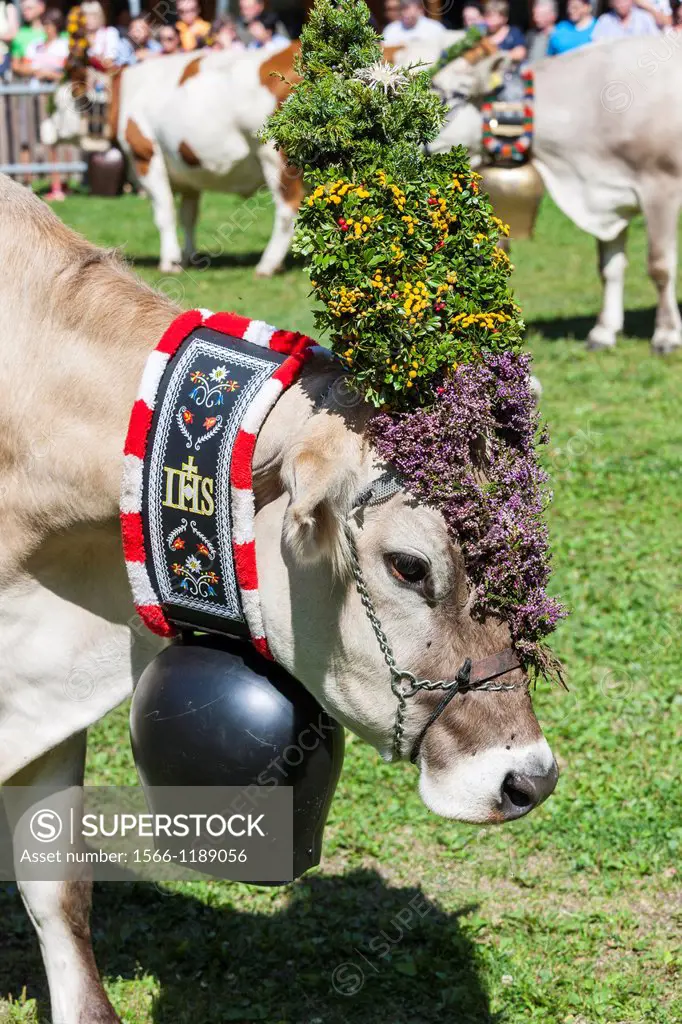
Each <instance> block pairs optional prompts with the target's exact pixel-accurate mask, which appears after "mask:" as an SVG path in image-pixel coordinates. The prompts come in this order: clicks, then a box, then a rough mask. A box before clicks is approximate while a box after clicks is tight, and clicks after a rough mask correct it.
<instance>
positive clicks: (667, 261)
mask: <svg viewBox="0 0 682 1024" xmlns="http://www.w3.org/2000/svg"><path fill="white" fill-rule="evenodd" d="M671 192H672V187H671V188H670V189H665V188H664V189H661V190H660V191H659V192H658V193H657V194H656V196H655V197H654V199H653V200H652V201H651V202H646V201H645V202H644V203H643V209H644V216H645V217H646V224H647V235H648V240H649V277H650V278H651V280H652V281H653V282H654V284H655V285H656V289H657V291H658V306H657V308H656V326H655V328H654V336H653V338H652V339H651V347H652V348H653V350H654V352H658V353H660V354H661V355H667V354H668V353H669V352H672V351H673V349H676V348H679V347H680V345H682V317H680V309H679V306H678V305H677V295H676V293H675V285H676V281H677V222H678V219H679V215H680V203H679V200H676V199H672V200H671V199H670V198H669V196H670V194H671Z"/></svg>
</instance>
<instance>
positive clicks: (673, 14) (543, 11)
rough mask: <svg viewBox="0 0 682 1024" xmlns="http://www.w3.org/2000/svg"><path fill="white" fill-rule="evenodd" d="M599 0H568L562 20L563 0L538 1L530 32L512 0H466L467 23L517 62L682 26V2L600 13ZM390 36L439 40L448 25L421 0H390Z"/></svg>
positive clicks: (656, 0) (653, 1) (611, 4)
mask: <svg viewBox="0 0 682 1024" xmlns="http://www.w3.org/2000/svg"><path fill="white" fill-rule="evenodd" d="M593 3H594V0H568V3H567V10H566V14H567V17H566V18H565V19H564V20H562V21H558V4H557V0H535V3H534V4H533V25H532V28H531V30H530V31H529V32H527V33H524V32H522V31H521V29H520V28H519V27H518V26H516V25H512V24H510V23H509V4H508V3H507V0H485V2H484V3H479V2H478V0H465V2H464V6H463V8H462V24H463V26H464V28H473V27H477V28H480V29H481V30H482V31H483V32H485V33H486V35H487V37H488V38H489V39H490V40H491V41H492V42H494V43H495V44H496V46H497V47H498V49H500V50H505V51H507V52H508V53H509V55H510V57H511V58H512V60H513V61H515V62H517V63H519V64H521V63H523V62H528V63H534V62H535V61H538V60H541V59H542V58H543V57H551V56H555V55H556V54H559V53H565V52H566V51H567V50H574V49H576V48H577V47H579V46H584V45H586V44H587V43H590V42H599V41H600V40H603V39H622V38H624V37H627V36H645V35H656V34H657V33H659V32H660V31H662V30H663V29H666V28H669V27H670V26H672V27H673V28H675V29H678V30H680V31H682V4H680V3H677V4H676V6H675V10H673V6H672V3H671V0H608V8H609V9H608V10H607V11H605V12H604V13H603V14H601V15H600V16H599V17H596V16H595V11H594V7H593ZM384 17H385V19H386V22H387V24H386V28H385V29H384V40H385V42H386V43H388V44H390V45H395V44H397V43H405V42H408V41H409V40H414V41H422V40H424V41H426V40H432V39H437V38H438V36H439V35H440V34H442V33H443V32H444V31H445V28H444V26H443V25H442V24H441V23H440V22H438V21H435V20H434V19H432V18H428V17H426V15H425V13H424V8H423V5H422V3H421V0H386V3H385V7H384Z"/></svg>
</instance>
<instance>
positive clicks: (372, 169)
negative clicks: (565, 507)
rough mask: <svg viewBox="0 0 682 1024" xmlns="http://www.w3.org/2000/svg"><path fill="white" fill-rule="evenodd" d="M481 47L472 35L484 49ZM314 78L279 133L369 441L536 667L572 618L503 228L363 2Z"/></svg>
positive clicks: (311, 266)
mask: <svg viewBox="0 0 682 1024" xmlns="http://www.w3.org/2000/svg"><path fill="white" fill-rule="evenodd" d="M474 41H475V40H474ZM298 71H299V72H300V74H301V77H302V81H301V82H300V84H298V85H297V86H296V87H295V88H294V89H293V91H292V93H291V95H290V96H289V98H288V99H287V100H286V102H285V103H284V104H283V105H282V106H281V107H280V108H279V110H278V111H277V112H276V113H275V114H274V115H273V116H272V117H271V119H270V121H269V124H268V127H267V129H266V136H267V137H268V138H270V139H272V140H273V141H274V142H275V143H276V145H277V146H278V147H280V148H281V149H282V150H283V151H284V152H285V153H286V156H287V159H288V160H289V161H290V162H291V163H293V164H295V165H297V166H298V167H300V168H302V169H303V171H304V175H305V179H306V183H307V185H308V189H309V191H308V195H307V198H306V199H305V200H304V203H303V207H302V210H301V213H300V215H299V219H298V226H297V230H296V237H295V242H294V245H295V249H296V251H297V252H298V253H300V254H302V255H303V256H304V257H305V259H306V263H307V268H308V271H309V273H310V277H311V282H312V286H313V289H314V292H315V295H316V297H317V298H318V300H319V301H320V303H321V304H322V310H321V311H320V312H318V313H317V314H316V317H317V325H318V327H320V328H322V329H323V330H324V331H325V332H326V333H328V335H329V336H330V339H331V343H332V347H333V349H334V352H335V353H336V354H337V356H338V357H339V358H340V359H341V361H342V362H343V363H344V364H345V366H346V367H347V369H348V373H349V375H350V377H351V379H352V380H353V382H354V383H355V385H356V386H357V387H358V389H359V391H360V392H361V394H362V395H363V396H364V397H366V398H367V400H368V401H370V402H372V403H373V404H374V405H376V406H379V407H381V408H382V409H383V410H384V413H382V414H379V415H377V416H376V417H374V418H373V420H372V421H371V423H370V424H369V426H368V436H369V439H370V440H371V442H372V444H373V446H374V449H375V451H376V452H377V453H378V454H379V455H380V456H381V457H382V458H383V459H384V460H385V461H386V462H387V463H390V464H391V465H392V466H393V467H394V469H395V470H397V471H398V472H399V474H400V476H401V478H402V479H403V481H404V482H405V486H406V488H407V489H408V490H409V491H410V492H411V493H412V494H413V495H414V497H416V498H417V499H418V500H419V501H422V502H425V503H426V504H430V505H432V506H434V507H436V508H438V509H439V510H440V511H441V512H442V514H443V517H444V519H445V522H446V523H447V525H448V528H449V530H450V532H451V535H452V537H453V540H454V541H455V542H456V543H457V544H459V546H460V548H461V551H462V554H463V556H464V561H465V565H466V569H467V573H468V576H469V579H470V581H471V584H472V590H473V592H472V601H471V604H470V607H471V609H472V612H473V614H474V615H476V616H479V617H480V618H481V619H484V618H486V617H487V616H489V615H495V616H497V617H499V618H502V619H504V620H505V621H506V622H507V623H508V624H509V629H510V634H511V637H512V641H513V643H514V645H515V647H516V649H517V651H518V653H519V654H520V656H521V657H522V659H523V660H524V662H525V663H526V665H528V667H534V668H535V669H536V670H537V671H540V672H549V673H551V672H552V671H553V670H554V669H556V663H555V661H554V659H553V657H552V655H551V653H550V652H548V651H547V650H546V649H545V647H544V644H543V639H544V637H546V636H547V635H548V634H549V633H550V632H551V631H552V630H553V629H554V627H555V625H556V623H557V621H558V620H559V619H560V618H561V617H562V615H563V610H562V608H561V606H560V605H559V604H558V603H557V602H556V601H555V600H554V599H553V598H550V597H548V595H547V593H546V589H545V588H546V584H547V581H548V579H549V574H550V557H549V547H548V540H547V531H546V526H545V523H544V509H545V505H546V502H547V499H548V493H547V491H546V490H545V487H544V482H545V474H544V473H543V472H542V470H541V469H540V467H539V465H538V461H537V453H536V448H535V446H536V439H537V425H538V424H537V413H536V412H535V408H534V402H533V396H532V395H531V392H530V387H529V357H528V356H524V355H520V354H519V350H520V347H521V331H522V328H523V324H522V321H521V319H520V313H519V309H518V307H517V306H516V305H515V304H514V302H513V300H512V297H511V294H510V291H509V288H508V278H509V273H510V266H509V261H508V259H507V257H506V255H505V254H504V252H502V251H501V250H500V249H499V248H498V247H497V241H498V239H499V235H500V232H501V231H503V230H505V229H504V226H503V225H502V224H501V222H500V221H499V220H498V219H497V218H496V217H494V216H493V213H492V209H491V207H490V204H489V202H488V200H487V198H486V197H485V195H483V194H482V193H481V191H480V188H479V185H478V181H479V178H478V175H476V174H474V173H472V171H471V168H470V166H469V162H468V159H467V155H466V152H465V150H464V149H463V148H461V147H459V148H457V149H455V150H453V151H452V152H450V153H448V154H445V155H441V156H427V155H426V153H425V150H424V146H425V143H427V142H429V141H431V140H432V139H433V138H435V136H436V135H437V134H438V132H439V130H440V128H441V123H442V118H443V110H442V107H441V104H440V101H439V100H438V98H437V97H436V96H435V95H434V93H432V92H431V91H430V88H429V83H430V75H429V73H428V72H427V71H425V70H420V69H414V68H412V69H400V68H393V67H391V66H390V65H388V64H387V63H385V62H384V61H383V58H382V51H381V47H380V44H379V40H378V39H377V37H376V35H375V33H374V32H373V31H372V29H371V27H370V25H369V12H368V10H367V8H366V6H365V4H364V3H362V0H339V2H338V4H336V5H332V3H331V2H330V0H317V3H316V5H315V7H314V9H313V12H312V14H311V17H310V21H309V24H308V26H307V27H306V29H305V30H304V33H303V37H302V48H301V56H300V61H299V66H298Z"/></svg>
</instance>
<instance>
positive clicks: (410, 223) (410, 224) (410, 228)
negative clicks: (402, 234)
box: [400, 213, 417, 235]
mask: <svg viewBox="0 0 682 1024" xmlns="http://www.w3.org/2000/svg"><path fill="white" fill-rule="evenodd" d="M400 219H401V221H402V222H403V223H404V224H407V233H408V235H413V234H414V226H415V224H416V223H417V218H416V217H412V216H411V215H410V214H409V213H406V214H405V216H404V217H401V218H400Z"/></svg>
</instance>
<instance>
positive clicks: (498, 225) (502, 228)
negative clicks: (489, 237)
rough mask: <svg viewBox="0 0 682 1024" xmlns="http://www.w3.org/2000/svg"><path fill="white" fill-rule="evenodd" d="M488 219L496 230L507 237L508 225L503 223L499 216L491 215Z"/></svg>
mask: <svg viewBox="0 0 682 1024" xmlns="http://www.w3.org/2000/svg"><path fill="white" fill-rule="evenodd" d="M490 219H491V221H492V222H493V224H494V225H495V227H496V228H497V230H498V231H499V232H500V234H501V235H504V236H505V238H509V225H508V224H505V223H504V221H503V220H500V218H499V217H491V218H490Z"/></svg>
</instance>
